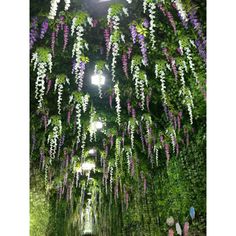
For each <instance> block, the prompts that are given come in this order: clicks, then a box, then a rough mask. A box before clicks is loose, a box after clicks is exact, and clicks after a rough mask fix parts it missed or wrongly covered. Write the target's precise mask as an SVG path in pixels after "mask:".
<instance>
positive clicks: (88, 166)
mask: <svg viewBox="0 0 236 236" xmlns="http://www.w3.org/2000/svg"><path fill="white" fill-rule="evenodd" d="M81 169H82V170H83V171H91V170H93V169H95V164H94V163H91V162H84V163H83V164H82V166H81Z"/></svg>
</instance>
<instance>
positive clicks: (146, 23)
mask: <svg viewBox="0 0 236 236" xmlns="http://www.w3.org/2000/svg"><path fill="white" fill-rule="evenodd" d="M143 26H144V27H145V28H148V27H149V20H148V19H147V18H145V19H144V21H143Z"/></svg>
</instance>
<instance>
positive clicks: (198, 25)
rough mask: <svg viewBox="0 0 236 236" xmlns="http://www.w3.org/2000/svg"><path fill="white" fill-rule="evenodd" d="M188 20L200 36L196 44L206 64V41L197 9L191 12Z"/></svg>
mask: <svg viewBox="0 0 236 236" xmlns="http://www.w3.org/2000/svg"><path fill="white" fill-rule="evenodd" d="M188 18H189V20H190V22H191V24H192V25H193V28H194V29H195V30H196V32H197V34H198V39H197V40H196V42H195V44H196V46H197V48H198V52H199V55H200V56H201V57H202V59H203V60H204V62H206V39H205V37H204V34H203V30H202V26H201V23H200V22H199V20H198V18H197V11H196V10H195V9H193V10H192V11H190V12H189V14H188Z"/></svg>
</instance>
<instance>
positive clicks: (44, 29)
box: [40, 20, 48, 39]
mask: <svg viewBox="0 0 236 236" xmlns="http://www.w3.org/2000/svg"><path fill="white" fill-rule="evenodd" d="M47 30H48V20H45V21H43V23H42V26H41V32H40V39H43V38H44V36H45V34H46V32H47Z"/></svg>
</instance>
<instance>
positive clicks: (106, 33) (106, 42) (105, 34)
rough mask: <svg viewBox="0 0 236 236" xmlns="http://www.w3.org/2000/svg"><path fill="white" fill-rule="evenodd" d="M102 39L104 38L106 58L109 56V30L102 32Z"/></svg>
mask: <svg viewBox="0 0 236 236" xmlns="http://www.w3.org/2000/svg"><path fill="white" fill-rule="evenodd" d="M104 38H105V44H106V50H107V57H108V54H109V44H110V32H109V29H105V30H104Z"/></svg>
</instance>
